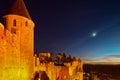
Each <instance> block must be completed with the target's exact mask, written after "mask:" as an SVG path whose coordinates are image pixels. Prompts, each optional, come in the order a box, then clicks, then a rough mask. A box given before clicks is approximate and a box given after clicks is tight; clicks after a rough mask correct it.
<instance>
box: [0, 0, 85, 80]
mask: <svg viewBox="0 0 120 80" xmlns="http://www.w3.org/2000/svg"><path fill="white" fill-rule="evenodd" d="M34 26H35V24H34V22H33V21H32V19H31V17H30V15H29V13H28V11H27V9H26V6H25V4H24V2H23V0H15V2H14V3H13V5H12V7H11V8H10V11H8V13H7V14H5V15H4V16H3V22H1V23H0V71H1V72H0V80H83V79H82V78H83V69H82V66H83V63H82V61H81V60H80V59H76V58H73V57H72V58H71V57H70V56H68V57H66V56H65V55H64V54H58V55H57V57H56V59H55V60H53V59H52V55H51V53H49V52H48V53H40V54H39V55H38V56H36V55H34ZM42 78H44V79H42Z"/></svg>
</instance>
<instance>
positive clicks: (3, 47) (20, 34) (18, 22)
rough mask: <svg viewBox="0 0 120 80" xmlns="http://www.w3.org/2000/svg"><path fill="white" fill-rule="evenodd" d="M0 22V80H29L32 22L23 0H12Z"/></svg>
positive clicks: (32, 35) (32, 41)
mask: <svg viewBox="0 0 120 80" xmlns="http://www.w3.org/2000/svg"><path fill="white" fill-rule="evenodd" d="M14 1H15V2H14V3H13V5H12V7H11V9H10V11H9V12H8V13H7V14H6V15H4V16H3V19H4V24H2V23H0V71H1V72H0V80H31V77H32V74H33V68H34V60H33V55H34V22H33V21H32V20H31V17H30V15H29V13H28V11H27V9H26V6H25V4H24V2H23V0H14Z"/></svg>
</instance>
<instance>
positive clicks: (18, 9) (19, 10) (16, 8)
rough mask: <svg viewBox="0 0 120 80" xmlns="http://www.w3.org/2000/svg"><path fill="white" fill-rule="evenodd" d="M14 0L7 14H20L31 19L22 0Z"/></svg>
mask: <svg viewBox="0 0 120 80" xmlns="http://www.w3.org/2000/svg"><path fill="white" fill-rule="evenodd" d="M14 1H15V2H14V3H13V5H12V7H11V9H10V11H9V12H8V14H15V15H20V16H24V17H26V18H29V19H31V17H30V15H29V13H28V10H27V8H26V6H25V3H24V1H23V0H14Z"/></svg>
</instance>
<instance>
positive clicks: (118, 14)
mask: <svg viewBox="0 0 120 80" xmlns="http://www.w3.org/2000/svg"><path fill="white" fill-rule="evenodd" d="M12 1H13V0H2V2H1V3H0V17H2V16H3V15H4V14H5V12H6V11H7V9H8V7H10V5H11V3H12ZM24 1H25V4H26V6H27V8H28V11H29V13H30V15H31V17H32V19H33V21H34V22H35V25H36V26H35V49H36V51H37V52H52V53H53V54H54V55H55V54H57V53H66V54H71V55H73V56H76V57H78V58H80V59H82V60H83V61H86V62H89V61H93V62H103V61H104V62H120V1H119V0H24Z"/></svg>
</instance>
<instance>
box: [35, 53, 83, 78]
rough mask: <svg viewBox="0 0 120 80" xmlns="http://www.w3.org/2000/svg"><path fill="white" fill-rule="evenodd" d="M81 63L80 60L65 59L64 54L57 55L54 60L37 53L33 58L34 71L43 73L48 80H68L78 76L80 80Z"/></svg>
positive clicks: (49, 56) (47, 55) (46, 55)
mask: <svg viewBox="0 0 120 80" xmlns="http://www.w3.org/2000/svg"><path fill="white" fill-rule="evenodd" d="M82 67H83V62H82V61H81V60H80V59H77V58H75V57H71V56H70V55H69V56H68V57H67V56H66V55H65V54H61V53H58V54H57V56H56V57H55V58H53V57H52V54H51V53H49V52H47V53H39V54H38V56H36V57H35V71H36V72H37V71H45V72H46V74H47V75H48V77H49V79H50V80H57V79H58V78H59V79H60V80H63V79H69V78H71V76H75V75H77V76H78V75H79V78H77V79H78V80H82V78H83V77H82V76H83V68H82Z"/></svg>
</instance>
